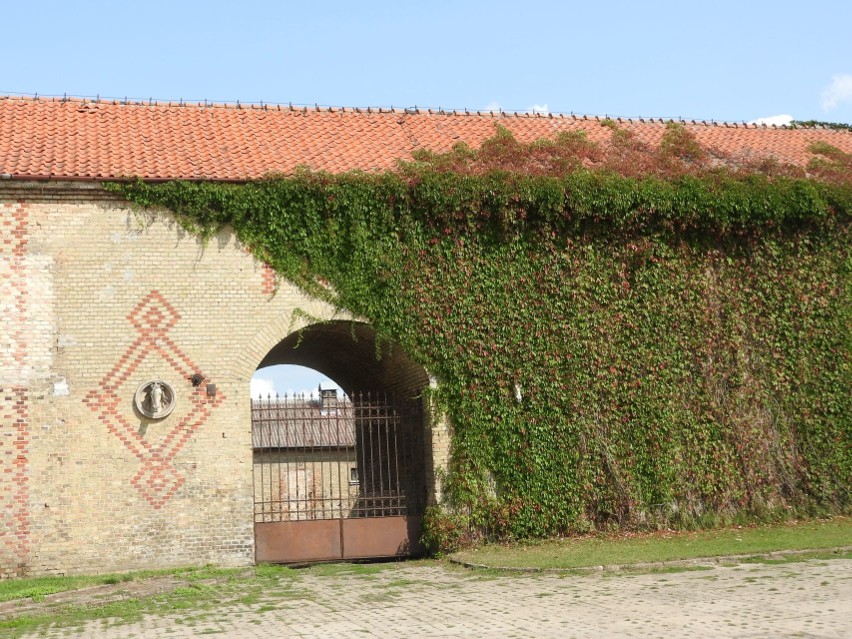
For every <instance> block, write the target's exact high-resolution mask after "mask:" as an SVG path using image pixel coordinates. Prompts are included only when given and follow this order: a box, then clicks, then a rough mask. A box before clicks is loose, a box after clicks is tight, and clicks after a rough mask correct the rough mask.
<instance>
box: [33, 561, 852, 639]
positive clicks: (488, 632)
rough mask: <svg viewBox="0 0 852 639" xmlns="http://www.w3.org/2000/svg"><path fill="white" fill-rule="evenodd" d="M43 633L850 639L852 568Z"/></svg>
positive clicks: (397, 573)
mask: <svg viewBox="0 0 852 639" xmlns="http://www.w3.org/2000/svg"><path fill="white" fill-rule="evenodd" d="M42 633H44V631H42ZM42 633H39V635H34V636H48V637H68V636H82V637H91V638H97V639H107V638H109V639H113V638H115V639H118V638H130V637H133V638H135V639H154V638H158V639H159V638H162V637H175V638H177V637H196V636H205V635H208V634H218V635H219V636H224V637H235V638H249V637H275V638H278V637H335V638H337V637H347V638H349V637H383V638H386V637H432V638H436V637H489V638H490V637H500V638H503V637H541V638H559V639H566V638H570V637H577V638H586V637H596V638H597V637H667V638H668V637H688V638H689V639H700V638H704V637H707V638H709V637H713V638H714V639H718V638H720V637H738V638H739V637H772V638H776V637H800V638H801V637H806V638H820V639H822V638H827V637H835V638H840V637H844V638H848V637H852V561H850V560H844V559H833V560H827V561H816V560H811V561H805V562H796V563H787V564H774V565H763V564H742V565H738V566H727V567H714V568H711V569H709V570H701V571H691V572H677V573H656V574H639V575H631V574H624V573H619V574H591V575H580V576H578V575H553V574H547V575H544V574H536V575H518V574H511V575H506V574H500V575H494V574H489V573H483V572H478V571H471V570H466V569H461V568H453V567H442V566H440V565H434V564H429V565H423V564H398V565H395V566H393V567H391V568H388V569H387V570H383V571H381V572H379V573H376V574H369V575H354V574H349V575H332V576H321V575H319V574H311V573H306V574H305V575H304V576H303V577H302V578H300V579H298V580H296V581H291V582H289V584H288V585H287V587H286V589H283V590H281V591H280V592H277V593H270V595H269V596H268V597H267V598H265V599H264V600H262V601H255V602H250V603H244V604H240V605H234V606H230V607H228V608H224V609H220V610H215V611H209V610H208V611H196V612H192V613H190V614H188V615H181V616H175V617H148V618H146V619H145V620H143V621H142V622H140V623H134V624H130V625H118V626H109V625H107V624H104V623H103V622H97V623H94V622H93V623H91V624H89V625H88V626H87V627H86V628H85V629H84V630H82V631H77V632H74V633H73V634H69V632H68V630H67V629H55V630H50V631H47V633H46V634H42Z"/></svg>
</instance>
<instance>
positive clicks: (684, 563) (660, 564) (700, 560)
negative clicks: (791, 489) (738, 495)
mask: <svg viewBox="0 0 852 639" xmlns="http://www.w3.org/2000/svg"><path fill="white" fill-rule="evenodd" d="M844 552H852V546H835V547H831V548H810V549H805V550H777V551H773V552H765V553H751V554H744V555H721V556H719V557H696V558H694V559H675V560H672V561H647V562H640V563H635V564H608V565H603V566H578V567H576V568H533V567H523V566H488V565H486V564H478V563H474V562H472V561H464V560H462V559H457V558H454V557H448V558H447V560H448V561H449V562H450V563H451V564H455V565H457V566H462V567H464V568H475V569H479V570H497V571H500V572H516V573H556V574H559V573H567V574H571V573H573V574H576V573H581V574H584V573H585V574H594V573H600V572H630V571H636V570H648V569H651V570H654V569H659V568H680V567H683V568H689V567H691V566H707V567H713V566H718V565H719V564H725V563H736V562H743V561H748V560H750V559H783V558H785V557H795V556H796V555H809V554H815V553H820V554H823V553H824V554H840V553H844Z"/></svg>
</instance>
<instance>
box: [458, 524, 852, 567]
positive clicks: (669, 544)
mask: <svg viewBox="0 0 852 639" xmlns="http://www.w3.org/2000/svg"><path fill="white" fill-rule="evenodd" d="M840 546H852V518H849V517H834V518H832V519H825V520H816V521H800V522H789V523H786V524H776V525H771V526H753V527H751V526H749V527H736V528H724V529H720V530H710V531H702V532H668V531H667V532H660V533H647V534H636V535H618V536H604V535H596V536H588V537H581V538H569V539H559V540H550V541H542V542H538V543H527V544H510V545H506V544H494V545H488V546H481V547H478V548H474V549H471V550H464V551H461V552H458V553H456V554H455V555H453V556H452V558H453V559H455V560H458V561H463V562H469V563H473V564H479V565H483V566H488V567H492V568H533V569H557V568H559V569H572V568H587V567H593V566H608V565H630V564H643V563H648V562H665V561H677V560H686V559H698V558H703V557H724V556H729V555H760V554H765V553H771V552H776V551H791V550H792V551H799V550H820V549H829V548H837V547H840Z"/></svg>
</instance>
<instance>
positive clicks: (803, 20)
mask: <svg viewBox="0 0 852 639" xmlns="http://www.w3.org/2000/svg"><path fill="white" fill-rule="evenodd" d="M2 19H3V24H4V29H3V37H2V38H0V57H2V60H3V61H4V62H5V64H4V65H3V70H2V71H0V94H30V95H31V94H35V93H38V94H39V95H63V94H68V95H76V96H95V95H100V96H102V97H113V98H116V97H117V98H124V97H125V96H127V97H131V98H137V99H148V98H155V99H161V100H170V99H171V100H178V99H184V100H203V99H208V100H213V101H217V102H235V101H237V100H240V101H241V102H255V103H256V102H261V101H263V102H269V103H273V102H277V103H284V104H286V103H290V102H292V103H293V104H298V105H313V104H319V105H326V106H328V105H332V106H383V107H388V106H396V107H411V106H420V107H432V108H438V107H443V108H445V109H450V108H455V109H464V108H467V109H471V110H480V109H482V110H487V109H498V108H502V109H504V110H508V111H530V110H540V111H544V110H547V111H550V112H562V113H570V112H573V113H581V114H588V115H615V116H623V117H636V116H646V117H647V116H653V117H684V118H689V119H693V118H694V119H707V120H711V119H713V120H730V121H753V120H756V119H758V118H766V117H770V116H778V115H788V116H792V117H793V118H795V119H799V120H809V119H815V120H829V121H834V122H847V123H850V122H852V31H851V30H850V25H852V2H850V1H849V0H845V1H842V0H812V1H810V2H790V1H784V0H780V1H774V2H767V1H764V0H739V1H737V2H731V1H728V0H716V1H715V2H667V1H660V2H653V1H648V2H636V1H634V2H622V1H618V0H615V1H610V2H606V3H590V2H571V1H562V2H559V1H553V0H539V1H538V2H521V1H519V0H513V1H511V2H509V1H504V0H491V1H489V2H484V1H479V0H469V1H466V0H455V1H447V0H433V1H431V2H405V1H403V0H397V1H395V2H386V1H379V0H375V1H372V0H358V1H357V2H352V1H349V2H342V1H340V0H319V1H317V2H307V1H304V0H302V1H299V2H291V1H285V0H281V1H278V2H275V1H272V0H242V2H239V3H238V2H223V1H220V0H208V1H206V2H200V1H191V0H185V1H184V0H170V1H168V2H165V1H162V0H148V1H146V2H144V3H141V2H120V1H116V0H111V1H109V2H105V1H103V0H88V1H87V2H68V1H67V0H63V1H61V2H59V1H55V0H42V1H40V2H6V3H5V6H4V7H3V12H2ZM261 375H263V376H265V377H266V378H270V379H271V378H274V379H275V381H276V383H277V384H278V388H277V390H278V391H279V392H286V391H303V390H313V389H315V388H316V387H317V384H318V383H319V381H320V380H321V379H322V376H320V375H319V374H316V375H306V374H305V373H304V372H303V371H302V372H299V371H298V370H293V369H291V370H289V371H287V372H281V371H278V372H276V373H272V372H271V371H269V370H267V371H266V372H265V373H261Z"/></svg>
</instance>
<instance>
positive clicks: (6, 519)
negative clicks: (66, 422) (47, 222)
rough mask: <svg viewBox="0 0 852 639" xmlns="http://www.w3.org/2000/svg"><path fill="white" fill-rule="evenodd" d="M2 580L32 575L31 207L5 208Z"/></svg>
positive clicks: (0, 229) (0, 230)
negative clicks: (29, 566)
mask: <svg viewBox="0 0 852 639" xmlns="http://www.w3.org/2000/svg"><path fill="white" fill-rule="evenodd" d="M0 215H2V217H0V372H2V373H3V377H4V378H6V379H8V380H10V384H9V385H8V386H5V387H0V577H2V576H20V575H24V574H26V567H27V564H28V563H29V556H30V504H29V499H30V492H29V453H30V451H29V446H30V424H29V393H28V391H27V387H26V380H27V378H28V375H29V373H30V364H29V362H28V358H27V347H28V343H27V340H26V336H27V333H26V330H25V329H26V327H27V302H28V295H27V273H26V257H27V242H28V238H29V230H28V222H29V219H28V211H27V205H26V204H22V203H17V204H13V203H7V204H5V206H4V207H3V208H2V209H0Z"/></svg>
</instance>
